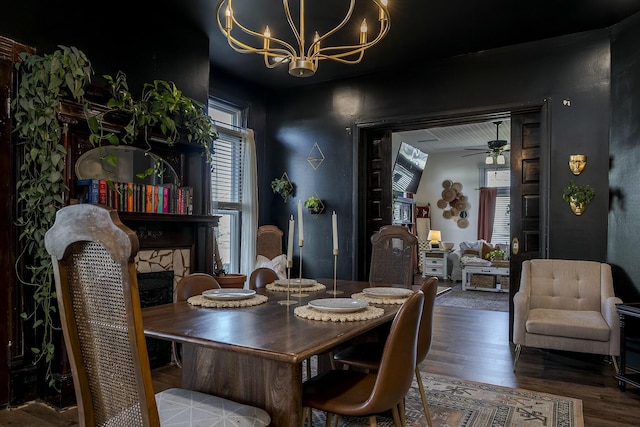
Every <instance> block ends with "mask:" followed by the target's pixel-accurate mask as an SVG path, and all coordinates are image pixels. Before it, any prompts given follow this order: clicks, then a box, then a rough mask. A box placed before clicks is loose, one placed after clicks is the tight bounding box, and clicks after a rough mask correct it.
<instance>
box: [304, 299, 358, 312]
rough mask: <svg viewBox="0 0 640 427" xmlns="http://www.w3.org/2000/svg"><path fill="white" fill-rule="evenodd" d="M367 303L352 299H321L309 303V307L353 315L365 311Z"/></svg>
mask: <svg viewBox="0 0 640 427" xmlns="http://www.w3.org/2000/svg"><path fill="white" fill-rule="evenodd" d="M368 305H369V303H368V302H366V301H363V300H357V299H353V298H322V299H314V300H313V301H309V306H311V307H313V308H315V309H316V310H319V311H326V312H330V313H353V312H355V311H360V310H363V309H365V308H366V307H367V306H368Z"/></svg>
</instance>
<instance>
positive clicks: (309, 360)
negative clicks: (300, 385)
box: [305, 358, 311, 380]
mask: <svg viewBox="0 0 640 427" xmlns="http://www.w3.org/2000/svg"><path fill="white" fill-rule="evenodd" d="M305 364H306V365H307V380H309V379H311V358H308V359H307V360H305Z"/></svg>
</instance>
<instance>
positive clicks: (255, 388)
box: [142, 279, 400, 426]
mask: <svg viewBox="0 0 640 427" xmlns="http://www.w3.org/2000/svg"><path fill="white" fill-rule="evenodd" d="M318 282H320V283H323V284H324V285H326V288H327V289H326V290H324V291H318V292H305V291H303V292H304V294H306V295H307V296H304V297H296V296H291V297H290V300H291V301H297V302H298V303H297V304H295V305H283V304H280V303H278V301H281V300H286V299H287V292H271V291H268V290H266V288H261V289H258V291H257V292H258V293H259V294H261V295H266V296H267V297H268V300H267V302H266V303H263V304H260V305H256V306H251V307H241V308H206V307H201V306H194V305H191V304H189V303H188V302H178V303H173V304H164V305H158V306H154V307H148V308H144V309H143V310H142V315H143V326H144V332H145V335H146V336H148V337H153V338H160V339H166V340H171V341H176V342H180V343H182V346H183V356H182V364H183V371H182V387H184V388H187V389H192V390H198V391H202V392H206V393H211V394H215V395H217V396H221V397H225V398H228V399H232V400H235V401H238V402H242V403H247V404H251V405H254V406H257V407H261V408H264V409H265V410H266V411H267V412H268V413H269V414H270V415H271V418H272V425H273V426H297V425H300V424H301V422H302V417H303V411H302V379H303V378H302V370H303V369H302V362H303V361H304V360H307V359H309V358H310V357H311V356H314V355H321V354H326V353H327V352H329V351H331V350H333V349H335V348H336V347H340V346H344V345H346V344H347V343H349V342H350V341H352V340H357V339H362V337H363V336H364V335H366V334H372V333H375V331H376V330H377V329H378V328H379V329H382V328H383V325H385V324H388V323H389V322H390V321H391V320H393V317H394V316H395V314H396V312H397V311H398V309H399V308H400V305H398V304H385V305H376V306H378V307H382V308H384V314H383V315H382V317H378V318H376V319H372V320H362V321H347V322H333V321H321V320H310V319H304V318H301V317H298V316H297V315H295V314H294V309H295V308H296V307H300V306H303V305H306V304H307V303H308V302H309V301H310V300H314V299H319V298H333V295H331V294H329V293H327V291H331V290H333V279H319V280H318ZM372 286H376V285H375V284H372V283H369V282H357V281H348V280H338V281H337V284H336V287H337V289H338V290H339V291H343V294H341V295H337V297H343V298H344V297H347V298H348V297H350V296H351V295H352V294H354V293H357V292H360V291H362V289H364V288H367V287H372ZM378 286H389V285H381V284H379V285H378ZM303 289H304V288H303Z"/></svg>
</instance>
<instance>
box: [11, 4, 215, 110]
mask: <svg viewBox="0 0 640 427" xmlns="http://www.w3.org/2000/svg"><path fill="white" fill-rule="evenodd" d="M7 3H8V4H4V3H3V5H2V13H1V14H0V34H2V35H3V36H5V37H8V38H11V39H13V40H16V41H17V42H20V43H23V44H26V45H29V46H32V47H35V48H36V49H37V50H38V53H39V54H46V53H50V52H52V51H53V50H55V49H56V47H57V46H58V45H66V46H75V47H77V48H78V49H80V50H82V51H83V52H84V53H85V54H86V55H87V57H88V58H89V60H90V61H91V63H92V65H93V69H94V71H95V79H94V82H96V83H97V84H101V82H102V81H103V80H102V76H103V75H105V74H108V75H112V76H115V75H116V73H117V72H118V71H119V70H121V71H123V72H125V73H126V74H127V80H128V82H129V89H130V90H131V91H132V92H133V93H134V94H135V93H139V92H140V91H141V90H142V85H143V84H144V83H145V82H149V81H152V80H154V79H162V80H170V81H173V82H175V84H176V85H177V86H178V88H179V89H180V90H182V91H183V92H184V93H185V94H186V95H188V96H190V97H192V98H194V99H197V100H199V101H201V102H206V100H207V95H208V85H209V40H208V37H207V36H206V34H203V33H198V32H196V31H194V30H193V29H192V28H191V27H190V26H188V25H183V24H181V23H180V19H179V16H178V15H177V12H176V10H172V8H171V7H170V4H171V3H170V2H168V5H167V6H165V7H158V6H157V5H154V6H150V5H148V6H150V7H148V9H146V12H145V14H144V18H140V15H139V14H134V13H127V12H126V11H127V10H129V8H130V7H131V6H133V4H132V3H131V2H126V1H124V0H115V1H112V2H109V3H105V4H101V5H99V6H98V5H94V6H91V5H90V4H88V3H87V2H82V1H79V0H70V1H66V2H43V1H38V0H21V1H10V2H7ZM96 7H97V9H96ZM90 8H91V9H92V10H91V11H90V10H89V9H90Z"/></svg>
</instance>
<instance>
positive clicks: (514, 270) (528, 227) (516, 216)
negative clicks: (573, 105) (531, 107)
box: [509, 111, 543, 336]
mask: <svg viewBox="0 0 640 427" xmlns="http://www.w3.org/2000/svg"><path fill="white" fill-rule="evenodd" d="M541 116H542V114H541V112H540V111H536V112H527V113H519V114H513V115H512V116H511V257H510V259H511V261H510V273H509V274H510V284H509V295H510V298H509V319H510V327H509V328H510V336H511V328H512V326H511V325H513V296H514V295H515V293H516V292H518V289H519V287H520V272H521V270H522V262H523V261H525V260H527V259H532V258H538V257H540V256H541V244H542V243H541V242H542V233H541V228H542V227H541V224H542V221H541V218H542V215H541V197H540V192H541V186H540V183H541V173H540V171H541V152H542V142H543V138H542V135H543V132H542V121H541Z"/></svg>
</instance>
